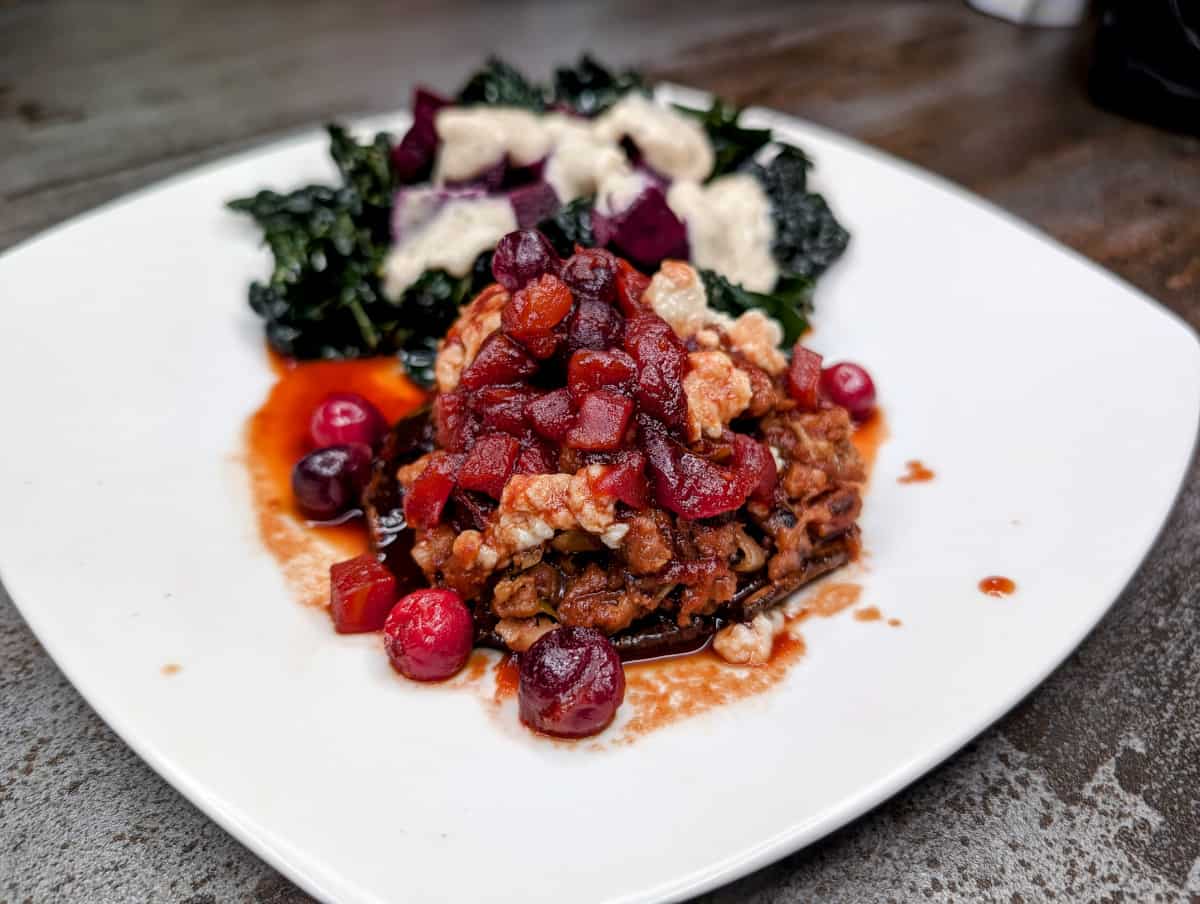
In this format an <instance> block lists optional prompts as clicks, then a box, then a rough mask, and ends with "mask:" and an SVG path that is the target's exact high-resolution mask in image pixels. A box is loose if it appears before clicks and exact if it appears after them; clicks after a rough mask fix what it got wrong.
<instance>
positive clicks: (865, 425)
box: [850, 408, 888, 479]
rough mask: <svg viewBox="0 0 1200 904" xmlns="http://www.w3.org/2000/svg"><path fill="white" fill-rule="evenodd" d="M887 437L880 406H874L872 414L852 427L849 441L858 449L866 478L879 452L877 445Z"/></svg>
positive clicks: (880, 444) (886, 428)
mask: <svg viewBox="0 0 1200 904" xmlns="http://www.w3.org/2000/svg"><path fill="white" fill-rule="evenodd" d="M887 438H888V427H887V421H886V420H885V419H884V416H883V409H882V408H876V409H875V413H874V414H872V415H871V416H870V417H869V418H867V419H866V420H865V421H863V422H862V423H861V424H858V425H857V426H856V427H855V428H854V433H853V435H852V436H851V437H850V441H851V442H853V443H854V448H855V449H857V450H858V454H859V457H861V458H862V460H863V467H864V468H866V471H867V477H868V479H869V478H870V476H871V471H872V470H873V469H874V467H875V456H876V455H878V454H879V447H880V446H882V445H883V444H884V443H885V442H886V441H887Z"/></svg>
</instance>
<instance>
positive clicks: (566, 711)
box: [517, 627, 625, 738]
mask: <svg viewBox="0 0 1200 904" xmlns="http://www.w3.org/2000/svg"><path fill="white" fill-rule="evenodd" d="M624 699H625V670H624V669H623V668H622V667H621V659H620V657H619V656H618V655H617V651H616V648H615V647H614V646H613V645H612V644H611V643H610V642H609V640H608V638H607V637H605V636H604V635H603V634H601V633H600V632H599V631H597V630H596V629H595V628H575V627H562V628H556V629H554V630H553V631H551V632H550V633H548V634H545V635H543V636H542V637H541V638H540V639H539V640H538V641H537V642H536V643H535V644H534V645H533V646H531V647H530V648H529V649H528V650H526V651H525V652H524V653H522V654H521V673H520V683H519V686H518V691H517V701H518V704H519V707H520V714H521V721H522V722H524V723H525V724H526V725H528V726H529V727H530V728H532V729H534V730H535V731H540V732H543V733H545V734H548V735H554V736H556V737H560V738H585V737H587V736H588V735H594V734H596V733H598V732H600V731H602V730H603V729H604V728H605V726H607V725H608V723H609V722H611V721H612V720H613V716H615V715H616V712H617V707H619V706H620V705H621V701H622V700H624Z"/></svg>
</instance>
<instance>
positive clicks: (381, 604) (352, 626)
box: [329, 552, 396, 634]
mask: <svg viewBox="0 0 1200 904" xmlns="http://www.w3.org/2000/svg"><path fill="white" fill-rule="evenodd" d="M329 586H330V594H329V614H330V615H332V616H333V627H334V629H335V630H337V632H338V633H339V634H359V633H362V632H364V631H378V630H379V629H380V628H382V627H383V623H384V620H386V619H387V616H388V613H389V612H391V611H392V606H393V605H395V603H396V577H395V575H393V574H392V573H391V572H390V571H388V570H387V569H386V568H384V567H383V565H382V564H381V563H380V561H379V560H378V559H377V558H375V555H374V553H369V552H368V553H363V554H362V555H361V556H356V557H355V558H353V559H349V560H348V561H345V562H337V563H335V564H334V565H333V566H332V567H330V569H329Z"/></svg>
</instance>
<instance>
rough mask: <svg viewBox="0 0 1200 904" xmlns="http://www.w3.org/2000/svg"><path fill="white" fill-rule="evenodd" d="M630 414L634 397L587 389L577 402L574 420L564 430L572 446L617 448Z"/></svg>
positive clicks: (623, 436) (586, 448) (623, 435)
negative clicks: (577, 408)
mask: <svg viewBox="0 0 1200 904" xmlns="http://www.w3.org/2000/svg"><path fill="white" fill-rule="evenodd" d="M632 415H633V400H632V399H629V398H626V397H625V396H623V395H621V394H620V393H616V392H612V391H610V390H607V389H598V390H596V391H595V392H589V393H588V394H587V395H585V396H584V397H583V399H582V400H581V401H580V402H579V413H578V414H577V415H575V423H574V424H573V425H572V427H571V429H570V430H569V431H567V445H568V446H570V447H571V448H572V449H585V450H596V451H607V450H611V449H619V448H620V447H621V444H622V442H623V440H624V439H625V430H626V429H627V428H628V427H629V418H630V417H631V416H632Z"/></svg>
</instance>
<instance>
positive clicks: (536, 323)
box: [500, 273, 574, 358]
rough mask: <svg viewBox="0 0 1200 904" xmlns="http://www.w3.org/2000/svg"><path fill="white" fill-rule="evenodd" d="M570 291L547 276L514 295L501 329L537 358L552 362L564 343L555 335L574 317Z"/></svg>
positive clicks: (510, 300) (506, 306) (506, 308)
mask: <svg viewBox="0 0 1200 904" xmlns="http://www.w3.org/2000/svg"><path fill="white" fill-rule="evenodd" d="M573 303H574V298H572V296H571V290H570V289H568V288H567V287H566V285H565V284H564V283H563V282H562V281H561V280H560V279H559V278H558V277H556V276H552V275H551V274H549V273H547V274H544V275H542V276H539V277H538V278H537V279H535V280H533V281H532V282H530V283H527V284H526V285H525V287H524V288H522V289H519V290H517V291H516V292H514V293H513V295H512V297H511V298H510V299H509V300H508V304H506V305H505V306H504V311H503V313H502V315H501V321H500V324H501V328H502V329H503V330H504V332H506V333H507V334H508V335H509V336H511V337H512V338H513V339H515V340H517V342H519V343H521V345H523V346H525V348H526V349H528V350H529V353H530V354H531V355H533V356H534V357H535V358H549V357H550V356H551V355H553V354H554V352H555V350H556V349H557V348H558V344H559V342H560V341H561V339H560V336H559V335H558V334H557V333H556V332H555V327H557V326H558V325H559V324H560V323H562V322H563V320H565V319H566V317H567V315H568V314H569V313H571V305H572V304H573Z"/></svg>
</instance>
